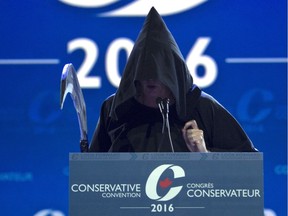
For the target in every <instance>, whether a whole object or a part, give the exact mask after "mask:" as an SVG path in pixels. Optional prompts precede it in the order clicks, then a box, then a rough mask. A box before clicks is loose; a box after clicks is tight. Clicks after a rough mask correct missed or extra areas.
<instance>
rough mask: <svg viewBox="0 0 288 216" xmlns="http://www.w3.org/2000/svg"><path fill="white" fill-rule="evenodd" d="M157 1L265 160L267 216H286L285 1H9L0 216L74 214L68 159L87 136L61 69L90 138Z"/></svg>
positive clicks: (209, 87)
mask: <svg viewBox="0 0 288 216" xmlns="http://www.w3.org/2000/svg"><path fill="white" fill-rule="evenodd" d="M152 4H153V5H154V6H155V7H156V9H157V10H158V12H159V13H160V14H162V16H163V18H164V20H165V22H166V24H167V26H168V27H169V29H170V30H171V32H172V34H173V35H174V37H175V39H176V41H177V42H178V45H179V47H180V49H181V51H182V53H183V55H184V57H185V59H186V61H187V64H188V66H189V69H190V71H191V73H192V75H193V77H194V81H195V82H196V84H198V85H199V86H201V87H202V88H203V90H204V91H206V92H208V93H209V94H211V95H213V96H214V97H215V98H216V99H217V100H218V101H219V102H220V103H222V104H223V105H224V106H225V107H226V108H227V109H228V110H229V111H230V112H231V113H232V114H233V115H234V116H235V117H236V118H237V119H238V120H239V122H240V123H241V125H242V126H243V128H244V129H245V130H246V132H247V133H248V135H249V136H250V138H251V139H252V141H253V142H254V145H255V146H256V147H257V148H258V149H259V150H260V151H261V152H263V153H264V186H265V215H266V216H276V215H277V216H286V215H287V205H286V204H287V2H286V1H284V0H279V1H277V2H272V1H268V0H265V1H263V0H254V1H228V0H217V1H209V0H189V1H187V0H185V1H184V0H177V1H173V0H166V1H159V0H154V1H152V0H151V1H143V0H138V1H136V0H134V1H133V0H129V1H119V0H109V1H108V0H105V1H104V0H101V1H100V0H97V1H96V0H94V1H88V0H62V1H61V0H49V1H48V0H42V1H36V0H26V1H17V0H15V1H1V2H0V14H1V19H0V28H1V33H0V84H1V107H0V118H1V119H0V124H1V125H0V130H1V137H0V148H1V149H0V158H1V166H0V190H1V193H0V199H1V200H0V202H1V208H0V214H1V215H20V214H21V215H35V216H48V215H54V216H63V215H68V154H69V152H79V139H80V136H79V135H80V134H79V128H78V122H77V116H76V112H75V110H74V107H73V104H72V100H70V98H67V99H66V101H65V104H64V110H62V111H61V110H60V104H59V103H60V97H59V95H60V93H59V89H60V77H61V72H62V68H63V66H64V65H65V64H66V63H69V62H72V63H73V64H74V66H75V68H76V70H77V72H78V76H79V80H80V83H81V86H82V88H83V94H84V97H85V100H86V106H87V115H88V128H89V137H90V138H91V136H92V133H93V131H94V128H95V125H96V123H97V119H98V115H99V108H100V106H101V102H102V101H103V100H104V99H105V98H106V97H108V96H109V95H110V94H112V93H113V92H114V91H115V90H116V88H117V85H118V83H119V79H120V77H121V71H122V69H123V67H124V65H125V62H126V59H127V55H128V54H129V52H130V50H131V48H132V46H133V41H135V39H136V37H137V35H138V33H139V31H140V29H141V27H142V24H143V22H144V19H145V15H146V14H147V13H148V10H149V9H150V6H151V5H152Z"/></svg>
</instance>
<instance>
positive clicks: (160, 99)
mask: <svg viewBox="0 0 288 216" xmlns="http://www.w3.org/2000/svg"><path fill="white" fill-rule="evenodd" d="M156 103H157V105H158V107H159V110H160V113H161V115H162V134H163V133H164V127H165V117H164V112H163V110H164V105H163V99H162V98H161V97H157V99H156Z"/></svg>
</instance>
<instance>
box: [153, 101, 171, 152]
mask: <svg viewBox="0 0 288 216" xmlns="http://www.w3.org/2000/svg"><path fill="white" fill-rule="evenodd" d="M169 102H170V100H169V98H164V99H162V98H161V97H158V98H157V99H156V103H157V104H158V107H159V110H160V112H161V115H162V119H163V124H162V125H163V126H162V134H163V133H164V126H165V125H166V127H167V130H168V137H169V141H170V146H171V150H172V152H174V146H173V142H172V139H171V132H170V124H169ZM164 114H165V115H164Z"/></svg>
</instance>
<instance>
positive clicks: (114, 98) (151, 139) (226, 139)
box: [89, 7, 257, 152]
mask: <svg viewBox="0 0 288 216" xmlns="http://www.w3.org/2000/svg"><path fill="white" fill-rule="evenodd" d="M89 151H90V152H189V151H192V152H209V151H211V152H214V151H215V152H216V151H218V152H227V151H230V152H255V151H257V149H255V148H254V146H253V144H252V142H251V141H250V139H249V138H248V136H247V135H246V133H245V132H244V131H243V129H242V128H241V126H240V125H239V123H238V122H237V121H236V119H235V118H234V117H233V116H232V115H231V114H230V113H229V112H228V111H227V110H226V109H225V108H224V107H223V106H222V105H221V104H220V103H219V102H217V101H216V100H215V99H214V98H213V97H212V96H210V95H208V94H206V93H204V92H203V91H201V90H200V89H199V88H198V87H197V86H196V85H195V84H193V79H192V76H191V75H190V72H189V70H188V68H187V65H186V63H185V60H184V58H183V56H182V54H181V52H180V50H179V48H178V45H177V44H176V41H175V40H174V38H173V36H172V34H171V33H170V31H169V30H168V28H167V26H166V24H165V23H164V21H163V19H162V18H161V16H160V15H159V14H158V12H157V11H156V9H155V8H154V7H152V8H151V10H150V12H149V14H148V15H147V17H146V20H145V22H144V25H143V27H142V30H141V31H140V33H139V35H138V38H137V40H136V42H135V45H134V47H133V50H132V52H131V54H130V56H129V59H128V61H127V64H126V67H125V69H124V72H123V76H122V79H121V82H120V85H119V88H118V89H117V91H116V93H115V94H113V95H111V96H110V97H108V98H107V99H106V100H105V101H104V102H103V104H102V107H101V113H100V117H99V120H98V123H97V126H96V129H95V131H94V134H93V137H92V140H91V143H90V147H89Z"/></svg>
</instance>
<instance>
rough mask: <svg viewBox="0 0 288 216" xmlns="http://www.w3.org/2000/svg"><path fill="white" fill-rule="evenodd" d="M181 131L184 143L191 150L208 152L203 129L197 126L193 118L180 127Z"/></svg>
mask: <svg viewBox="0 0 288 216" xmlns="http://www.w3.org/2000/svg"><path fill="white" fill-rule="evenodd" d="M182 133H183V138H184V140H185V142H186V145H187V147H188V149H189V150H190V151H191V152H208V151H207V149H206V144H205V140H204V133H203V130H200V129H199V128H198V125H197V122H196V121H195V120H191V121H188V122H186V124H185V125H184V127H183V129H182Z"/></svg>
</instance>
